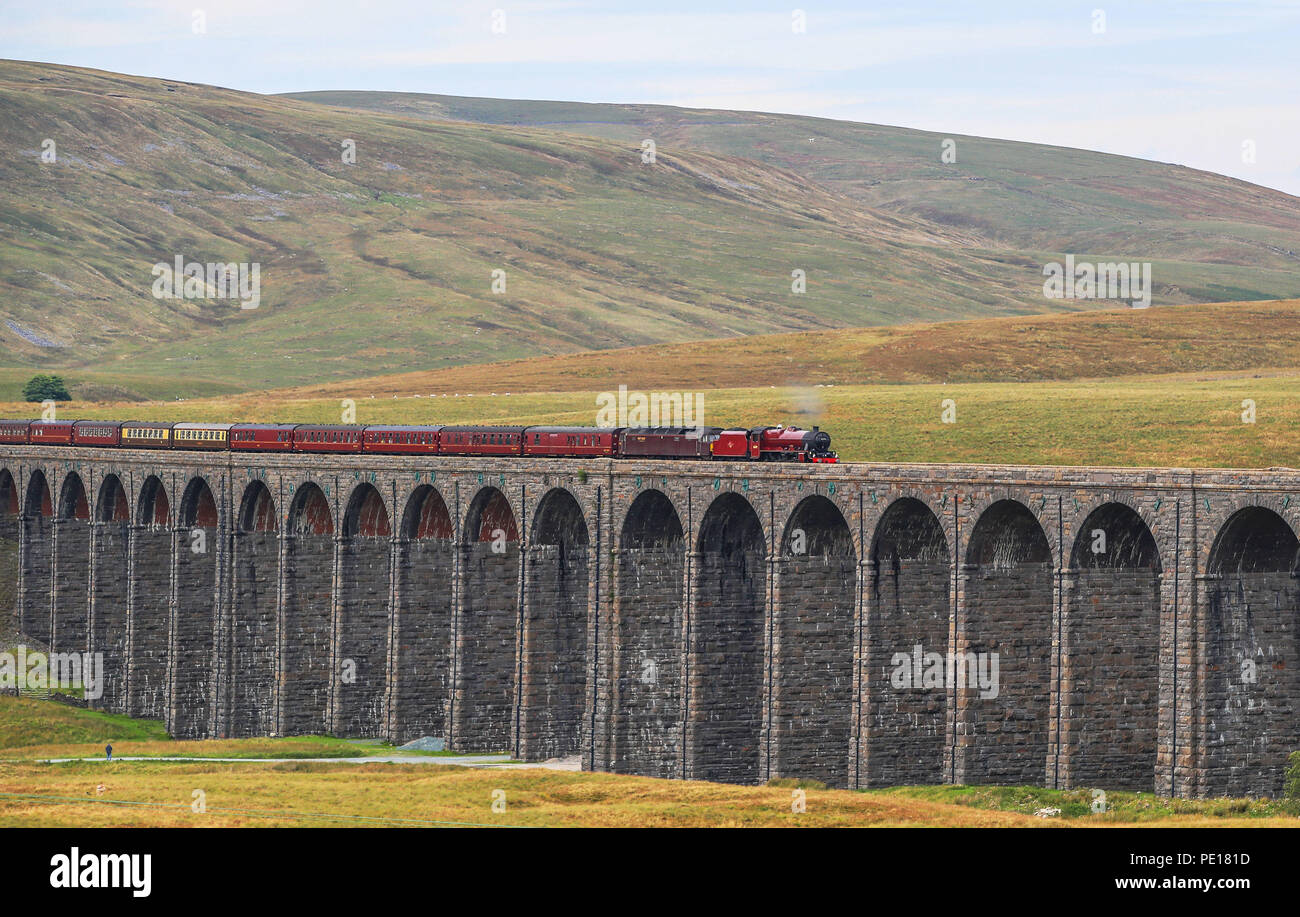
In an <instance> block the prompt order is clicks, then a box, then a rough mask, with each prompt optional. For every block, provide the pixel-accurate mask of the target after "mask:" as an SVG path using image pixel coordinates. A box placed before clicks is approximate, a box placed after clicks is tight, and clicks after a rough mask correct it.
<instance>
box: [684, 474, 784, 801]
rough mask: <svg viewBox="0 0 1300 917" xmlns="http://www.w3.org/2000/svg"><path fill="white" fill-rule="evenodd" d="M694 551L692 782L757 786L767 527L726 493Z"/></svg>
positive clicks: (703, 527) (705, 522)
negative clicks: (750, 784) (712, 781)
mask: <svg viewBox="0 0 1300 917" xmlns="http://www.w3.org/2000/svg"><path fill="white" fill-rule="evenodd" d="M696 546H697V549H696V556H697V558H698V567H697V571H696V576H695V614H694V620H693V621H691V624H690V639H689V644H688V652H689V656H688V664H689V666H690V670H689V671H690V674H689V681H688V684H689V690H690V698H689V702H688V707H687V709H688V711H689V716H688V730H689V731H688V737H687V742H688V754H687V760H688V761H689V764H690V772H689V776H690V777H693V778H695V779H700V780H716V781H720V782H723V783H755V782H757V781H758V779H759V776H760V774H759V758H760V756H759V751H760V749H759V741H760V735H761V732H762V727H763V660H764V652H763V649H764V648H763V629H764V621H763V618H764V613H763V611H764V605H765V603H766V601H767V571H766V550H765V546H764V543H763V526H762V523H761V522H760V521H759V518H758V514H757V513H756V512H755V511H754V507H753V506H752V505H751V504H750V502H749V501H748V500H746V499H745V498H744V497H742V496H741V495H739V494H737V493H734V492H728V493H724V494H721V495H720V496H718V497H717V498H716V499H714V501H713V503H712V504H710V506H709V508H708V510H707V511H706V512H705V513H704V517H703V519H702V521H701V523H700V528H699V536H698V540H697V542H696Z"/></svg>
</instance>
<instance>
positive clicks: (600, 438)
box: [524, 427, 618, 457]
mask: <svg viewBox="0 0 1300 917" xmlns="http://www.w3.org/2000/svg"><path fill="white" fill-rule="evenodd" d="M617 434H618V431H617V430H612V429H608V428H601V427H528V428H527V429H525V430H524V455H538V456H545V455H551V456H554V455H563V456H584V455H590V456H596V457H601V456H612V455H613V454H614V449H615V445H616V441H617Z"/></svg>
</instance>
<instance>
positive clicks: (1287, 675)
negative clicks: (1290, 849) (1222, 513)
mask: <svg viewBox="0 0 1300 917" xmlns="http://www.w3.org/2000/svg"><path fill="white" fill-rule="evenodd" d="M1207 572H1208V574H1209V575H1208V577H1207V581H1206V584H1205V587H1206V588H1205V590H1204V592H1203V595H1202V601H1203V603H1204V607H1205V613H1204V620H1205V621H1206V634H1205V640H1206V649H1205V656H1206V673H1207V674H1206V686H1205V702H1204V704H1205V705H1204V708H1203V709H1204V710H1205V711H1206V717H1205V739H1204V749H1205V751H1204V754H1205V760H1204V772H1205V786H1204V791H1205V793H1206V794H1207V795H1215V796H1218V795H1231V796H1245V795H1259V793H1260V791H1261V790H1260V788H1261V787H1262V788H1264V793H1265V794H1266V795H1273V796H1277V795H1280V794H1282V793H1283V792H1284V790H1285V784H1286V770H1287V765H1288V756H1289V755H1290V753H1291V752H1294V751H1295V750H1296V748H1297V747H1300V636H1298V635H1300V579H1298V577H1300V539H1297V537H1296V533H1295V531H1294V530H1293V529H1292V528H1291V526H1290V525H1288V524H1287V522H1286V520H1285V519H1283V518H1282V517H1281V516H1279V515H1278V514H1277V513H1276V512H1274V511H1273V510H1271V509H1268V508H1266V507H1262V506H1248V507H1244V508H1243V509H1240V510H1238V511H1237V512H1235V513H1233V514H1232V516H1230V517H1229V518H1228V520H1227V521H1226V522H1224V524H1223V526H1222V527H1221V528H1220V529H1219V531H1218V533H1217V534H1216V536H1215V539H1214V543H1213V546H1212V547H1211V549H1210V557H1209V563H1208V565H1207Z"/></svg>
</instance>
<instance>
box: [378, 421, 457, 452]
mask: <svg viewBox="0 0 1300 917" xmlns="http://www.w3.org/2000/svg"><path fill="white" fill-rule="evenodd" d="M440 430H442V427H411V426H390V427H366V429H365V433H364V434H362V437H361V441H362V449H363V451H365V452H379V453H388V454H392V455H437V454H438V434H439V431H440Z"/></svg>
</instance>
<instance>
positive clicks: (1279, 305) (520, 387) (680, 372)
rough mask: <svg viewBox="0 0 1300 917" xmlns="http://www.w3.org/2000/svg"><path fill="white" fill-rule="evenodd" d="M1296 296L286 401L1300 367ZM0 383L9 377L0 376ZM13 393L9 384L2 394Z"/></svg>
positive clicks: (874, 331)
mask: <svg viewBox="0 0 1300 917" xmlns="http://www.w3.org/2000/svg"><path fill="white" fill-rule="evenodd" d="M1297 340H1300V300H1283V301H1275V302H1246V303H1215V304H1212V305H1197V306H1184V307H1182V308H1179V309H1145V310H1133V309H1126V310H1123V311H1107V312H1087V313H1075V314H1068V315H1050V316H1034V317H1030V318H994V319H980V320H973V321H961V322H941V323H935V324H916V325H905V326H899V327H892V328H848V329H843V330H837V331H822V332H812V333H799V334H774V335H759V336H754V337H748V338H736V339H729V340H722V341H718V340H714V341H691V342H688V343H684V344H672V345H665V346H657V347H636V348H626V349H621V350H609V351H598V352H593V353H583V354H573V355H564V356H557V357H548V358H534V359H530V360H511V361H505V362H499V363H486V364H480V365H476V366H462V367H456V368H453V369H445V370H435V371H431V372H423V373H404V374H400V375H394V376H379V377H371V378H367V379H361V380H348V381H347V382H341V383H330V384H326V385H311V386H303V387H300V388H296V389H292V390H288V391H283V392H278V393H276V395H275V397H277V398H281V399H297V398H305V399H312V398H333V397H338V398H356V397H358V396H360V397H369V396H372V395H373V396H379V397H391V396H393V395H398V396H412V395H426V394H432V395H441V394H443V393H464V394H469V393H476V394H480V395H482V394H487V393H490V392H507V391H508V392H512V393H516V394H517V393H522V392H565V391H591V390H595V391H600V390H611V391H612V390H616V389H617V387H618V386H619V385H626V386H628V388H629V389H632V390H637V389H642V390H651V389H653V390H669V391H697V390H709V389H715V388H737V387H746V386H755V385H762V386H767V385H777V386H790V385H804V386H807V385H813V386H816V385H836V384H839V385H844V384H850V383H884V384H898V383H914V382H939V383H951V382H1046V381H1054V380H1073V379H1106V378H1114V377H1121V376H1132V375H1136V374H1167V373H1189V372H1198V373H1199V372H1217V373H1232V372H1239V371H1255V370H1260V369H1280V368H1293V369H1300V348H1297V347H1296V346H1295V342H1296V341H1297ZM2 378H3V377H2V376H0V379H2ZM7 392H12V393H13V395H12V397H17V389H16V388H13V387H12V386H10V387H6V386H4V385H3V383H2V382H0V397H3V396H4V395H5V393H7Z"/></svg>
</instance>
